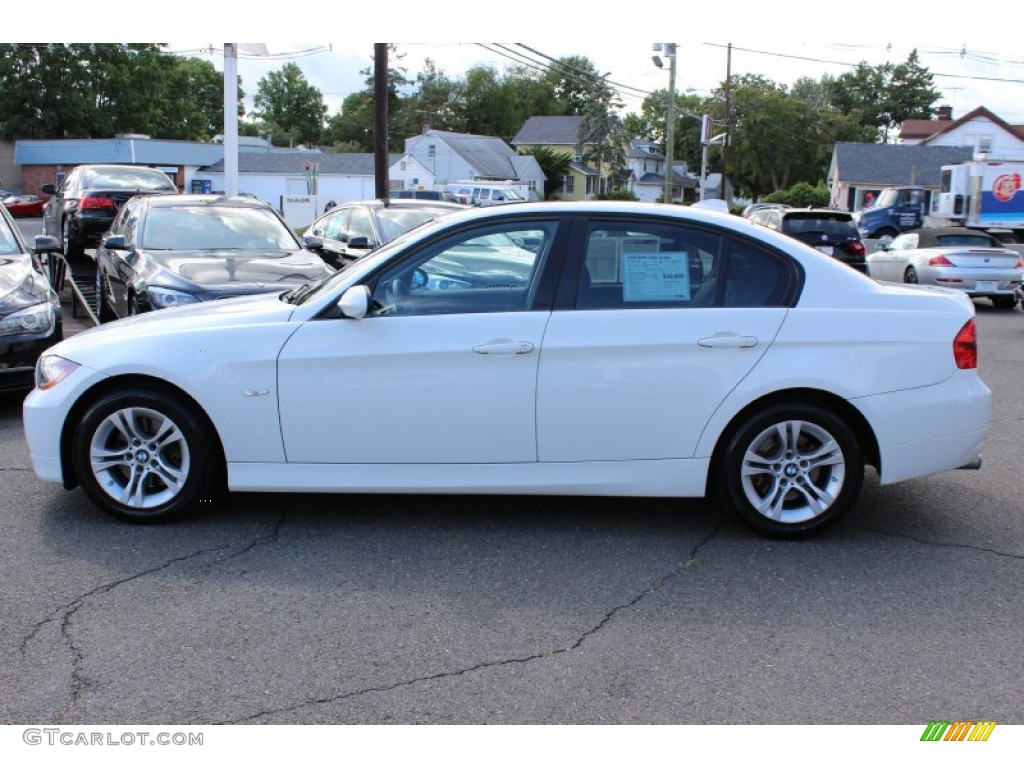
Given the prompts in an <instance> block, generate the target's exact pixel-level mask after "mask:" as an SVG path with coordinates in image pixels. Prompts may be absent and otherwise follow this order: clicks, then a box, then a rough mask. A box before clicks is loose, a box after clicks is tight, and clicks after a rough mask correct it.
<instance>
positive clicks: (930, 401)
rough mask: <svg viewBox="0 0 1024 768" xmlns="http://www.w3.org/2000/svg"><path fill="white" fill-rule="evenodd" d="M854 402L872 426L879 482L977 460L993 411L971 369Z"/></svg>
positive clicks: (987, 392) (986, 392)
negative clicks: (878, 465) (928, 385)
mask: <svg viewBox="0 0 1024 768" xmlns="http://www.w3.org/2000/svg"><path fill="white" fill-rule="evenodd" d="M854 404H855V405H856V406H857V407H859V408H860V409H861V411H862V412H863V413H864V415H865V416H867V418H868V420H869V421H870V422H871V424H872V425H873V427H874V429H875V437H876V439H877V440H878V448H879V454H880V457H881V462H880V464H881V466H880V467H879V475H880V482H881V483H882V484H883V485H885V484H888V483H897V482H900V481H902V480H908V479H910V478H914V477H925V476H927V475H933V474H936V473H938V472H945V471H946V470H950V469H958V468H960V467H965V466H968V465H972V464H975V463H977V462H979V461H980V457H981V452H982V448H983V447H984V443H985V436H986V434H987V432H988V427H989V421H990V420H991V416H992V392H991V390H989V388H988V387H987V386H986V385H985V383H984V382H983V381H982V380H981V379H980V378H979V377H978V375H977V372H976V371H957V373H955V374H954V375H953V376H951V377H950V378H949V379H947V380H946V381H944V382H942V383H941V384H936V385H933V386H930V387H921V388H918V389H910V390H904V391H900V392H890V393H887V394H884V395H876V396H873V397H866V398H861V399H859V400H855V401H854Z"/></svg>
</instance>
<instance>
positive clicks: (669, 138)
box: [651, 43, 676, 203]
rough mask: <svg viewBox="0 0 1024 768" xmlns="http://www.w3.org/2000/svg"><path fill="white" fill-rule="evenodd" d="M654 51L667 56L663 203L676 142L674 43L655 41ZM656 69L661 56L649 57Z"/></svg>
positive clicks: (667, 193)
mask: <svg viewBox="0 0 1024 768" xmlns="http://www.w3.org/2000/svg"><path fill="white" fill-rule="evenodd" d="M654 50H655V51H661V50H664V51H665V56H667V57H668V108H667V109H666V114H665V189H664V191H663V192H662V193H661V200H662V202H663V203H671V202H672V177H673V173H672V163H673V162H674V161H675V158H674V157H673V151H674V149H675V142H676V44H675V43H655V44H654ZM651 58H652V59H653V60H654V65H655V66H656V67H658V69H661V68H662V62H661V57H660V56H658V55H654V56H652V57H651Z"/></svg>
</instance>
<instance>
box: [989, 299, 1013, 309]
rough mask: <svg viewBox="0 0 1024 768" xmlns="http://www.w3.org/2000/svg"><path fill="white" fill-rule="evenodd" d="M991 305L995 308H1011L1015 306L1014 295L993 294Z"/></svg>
mask: <svg viewBox="0 0 1024 768" xmlns="http://www.w3.org/2000/svg"><path fill="white" fill-rule="evenodd" d="M992 306H994V307H995V308H996V309H1013V308H1014V307H1016V306H1017V297H1016V296H993V297H992Z"/></svg>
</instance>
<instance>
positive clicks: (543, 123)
mask: <svg viewBox="0 0 1024 768" xmlns="http://www.w3.org/2000/svg"><path fill="white" fill-rule="evenodd" d="M582 121H583V118H582V117H580V116H579V115H568V116H564V117H563V116H541V117H531V118H530V119H528V120H527V121H526V122H525V123H524V124H523V127H522V128H520V129H519V133H517V134H516V135H515V136H514V137H513V138H512V141H510V142H509V143H510V144H511V145H512V146H513V147H515V148H516V150H517V151H518V150H528V149H531V148H534V147H543V148H544V149H548V150H551V151H552V152H558V153H560V154H565V155H569V156H570V157H572V162H571V163H570V165H569V170H568V172H567V173H566V174H565V175H563V176H562V178H561V180H560V181H561V184H560V185H559V186H558V193H557V194H558V196H559V197H560V198H561V199H562V200H593V199H595V198H596V197H597V196H598V194H601V193H604V192H607V191H608V189H609V188H610V182H609V177H610V176H611V169H610V168H602V169H601V178H600V179H599V178H598V173H597V169H596V168H593V167H591V166H590V165H588V164H587V163H585V162H584V160H583V155H584V147H583V146H582V145H580V143H579V133H580V123H581V122H582Z"/></svg>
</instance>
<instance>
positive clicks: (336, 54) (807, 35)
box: [0, 0, 1024, 124]
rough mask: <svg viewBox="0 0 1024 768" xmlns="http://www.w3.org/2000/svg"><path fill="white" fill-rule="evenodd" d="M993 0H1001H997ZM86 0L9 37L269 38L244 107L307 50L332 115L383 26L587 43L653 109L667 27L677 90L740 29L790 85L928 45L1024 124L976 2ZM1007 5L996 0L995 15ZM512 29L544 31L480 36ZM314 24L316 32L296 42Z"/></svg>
mask: <svg viewBox="0 0 1024 768" xmlns="http://www.w3.org/2000/svg"><path fill="white" fill-rule="evenodd" d="M987 5H988V6H989V7H991V8H993V9H994V8H996V5H995V4H994V3H993V2H991V0H989V3H988V4H987ZM86 6H88V4H82V3H81V2H80V0H50V1H49V2H48V3H47V5H46V7H47V16H48V22H47V24H46V25H43V26H41V25H40V24H39V19H38V17H36V16H32V15H29V14H21V15H19V16H18V17H16V18H14V19H6V20H5V24H4V26H3V28H2V29H0V39H2V40H3V41H6V42H90V41H91V42H127V41H129V40H133V41H140V40H141V41H144V42H162V41H167V40H172V41H177V40H183V41H192V42H172V43H168V44H167V45H168V50H169V51H174V52H179V53H181V54H182V55H191V56H197V57H200V58H208V59H209V60H210V61H211V62H212V63H213V64H214V65H215V66H216V67H217V68H218V69H223V45H224V44H223V43H221V42H214V41H217V40H225V39H228V40H230V39H234V40H249V41H262V42H263V43H264V44H265V45H266V47H267V50H268V53H269V55H268V56H262V57H256V56H251V55H247V54H243V55H242V56H241V57H240V60H239V67H238V71H239V75H240V76H241V78H242V88H243V90H244V91H245V93H246V94H247V99H246V109H247V110H248V109H250V108H251V107H252V97H253V95H254V94H255V93H256V90H257V88H258V86H259V80H260V78H261V77H263V76H265V75H266V74H267V73H269V72H271V71H274V70H278V69H280V68H281V67H282V66H284V64H286V63H288V62H293V63H295V64H297V65H298V66H299V67H300V68H301V69H302V71H303V74H304V76H305V77H306V79H307V81H308V82H309V83H310V84H312V85H313V86H315V87H316V88H318V89H319V90H320V91H321V93H322V94H323V95H324V100H325V102H326V103H327V105H328V109H329V112H330V114H334V113H335V111H336V110H337V108H338V106H339V105H340V103H341V101H342V100H343V99H344V98H345V96H346V95H348V94H349V93H352V92H354V91H359V90H362V89H363V88H365V76H364V75H363V74H361V70H364V69H366V68H368V67H371V66H372V57H373V42H372V41H374V40H381V39H383V40H406V41H418V42H404V43H402V42H399V43H396V44H395V45H397V46H398V47H397V53H398V54H399V55H401V56H402V59H401V64H402V66H404V67H405V68H406V69H407V73H408V75H409V76H410V77H411V78H413V79H414V78H415V75H416V74H417V73H418V72H419V71H420V70H421V69H422V66H423V62H424V60H425V59H427V58H429V59H431V60H432V61H434V62H435V64H436V65H437V66H438V67H439V68H440V69H442V70H444V71H445V72H446V73H447V74H448V75H450V76H453V77H458V76H461V75H464V73H465V72H466V70H467V69H468V68H469V67H471V66H474V65H477V64H491V65H493V66H495V67H497V68H498V69H499V70H500V69H503V68H505V67H507V66H511V65H513V64H514V63H523V62H524V61H533V62H539V63H540V65H543V64H545V63H549V62H548V60H547V59H545V58H544V57H545V56H547V57H551V58H556V59H557V58H560V57H563V56H570V55H582V56H586V57H587V58H589V59H590V60H591V61H592V62H593V63H594V64H595V66H596V68H597V69H598V71H600V72H602V73H606V74H607V77H608V78H609V80H610V81H612V82H613V83H614V84H615V85H616V86H617V87H618V90H619V94H620V97H621V98H622V99H623V101H624V103H625V110H624V111H626V112H631V111H633V112H639V110H640V105H641V103H642V101H643V98H644V95H645V94H646V93H649V92H651V91H654V90H657V89H659V88H666V87H667V86H668V78H669V75H668V69H667V66H666V68H665V69H661V70H659V69H658V68H657V67H656V66H655V65H654V63H653V62H652V60H651V56H652V54H653V51H652V46H653V44H654V43H655V42H656V41H658V40H661V41H662V42H675V43H676V45H677V50H678V57H677V75H676V87H677V90H678V91H679V92H686V91H687V89H693V90H694V92H696V93H698V94H706V93H707V92H709V91H710V90H712V89H714V88H715V87H717V86H718V85H719V84H720V83H721V82H722V81H723V80H724V79H725V76H726V72H727V58H728V54H727V46H728V45H730V44H731V45H732V53H731V71H732V73H733V74H734V75H742V74H748V73H750V74H759V75H762V76H764V77H766V78H768V79H769V80H772V81H774V82H776V83H778V84H781V85H792V83H793V82H794V81H795V80H797V79H798V78H800V77H812V78H815V79H817V78H820V77H821V75H822V74H824V73H828V74H831V75H839V74H842V73H843V72H848V71H850V70H851V69H852V68H853V67H855V66H856V64H857V63H858V62H861V61H865V62H867V63H869V64H872V65H876V64H881V63H884V62H886V61H890V62H893V63H901V62H903V61H906V58H907V56H908V55H909V53H910V52H911V51H912V50H915V49H916V50H917V51H918V54H919V57H920V60H921V62H922V64H923V65H924V66H926V67H927V68H928V69H929V71H930V72H931V73H932V75H933V76H934V85H935V87H936V88H937V89H938V90H940V91H941V92H942V94H943V103H945V104H949V105H951V106H952V107H953V114H954V117H959V116H961V115H963V114H965V113H967V112H969V111H970V110H972V109H975V108H976V107H978V106H985V107H987V108H988V109H990V110H991V111H992V112H994V113H995V114H997V115H998V116H1000V117H1002V118H1003V119H1005V120H1006V121H1007V122H1010V123H1015V124H1024V49H1022V47H1021V46H1020V43H1019V40H1017V39H1015V38H1013V37H1011V36H1009V35H1008V34H1006V35H1000V34H999V30H998V29H995V30H993V29H985V25H984V24H974V23H969V22H970V19H969V18H968V13H969V12H964V13H958V14H957V15H951V14H949V13H942V12H940V11H939V10H938V6H936V5H934V4H933V5H930V6H922V5H920V4H902V5H895V4H870V5H869V4H861V5H856V4H853V3H848V4H843V3H841V2H830V3H827V4H820V3H812V2H809V1H808V0H771V2H763V0H759V1H757V2H755V0H732V2H728V3H718V4H713V3H697V2H692V1H691V2H687V0H672V2H669V1H668V0H648V1H647V2H645V3H643V4H642V5H636V6H631V5H627V4H613V3H599V2H596V1H595V0H586V1H584V0H554V1H553V0H516V1H515V2H493V0H456V2H447V1H446V2H427V0H387V2H381V3H365V2H358V0H357V1H356V2H352V0H349V1H348V2H344V0H343V1H342V2H334V3H325V4H316V5H313V4H295V3H291V4H270V3H259V4H256V3H247V4H243V3H233V4H230V5H229V4H223V6H218V5H216V4H211V3H210V2H208V0H206V1H205V2H202V1H200V0H174V2H170V3H163V4H157V3H156V2H153V0H151V4H150V5H147V8H151V9H152V10H153V13H146V14H142V13H137V14H123V15H121V16H119V19H118V23H117V24H111V23H110V22H109V20H108V19H105V18H104V17H103V15H102V14H100V13H98V12H97V10H96V8H95V6H88V7H86ZM980 7H982V8H983V7H985V6H980ZM997 16H998V14H995V15H993V14H986V19H993V18H996V17H997ZM986 23H987V22H986ZM989 26H990V27H991V26H995V27H998V24H990V25H989ZM41 29H45V38H44V39H43V40H40V39H39V38H40V30H41ZM964 31H970V32H971V33H972V36H973V38H974V40H973V42H972V41H971V40H970V39H968V40H964V39H961V38H958V37H957V36H956V34H957V33H958V32H961V33H962V32H964ZM499 36H500V37H505V38H511V39H518V40H527V41H531V40H532V41H533V42H526V43H477V42H466V41H475V40H481V39H493V38H494V37H499ZM318 38H319V39H320V41H319V42H316V40H317V39H318ZM822 38H826V39H825V40H822ZM310 39H313V40H314V42H289V41H296V40H299V41H302V40H306V41H309V40H310ZM364 40H365V41H370V42H364ZM829 40H831V42H829ZM458 41H463V42H458ZM524 46H525V47H524Z"/></svg>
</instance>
